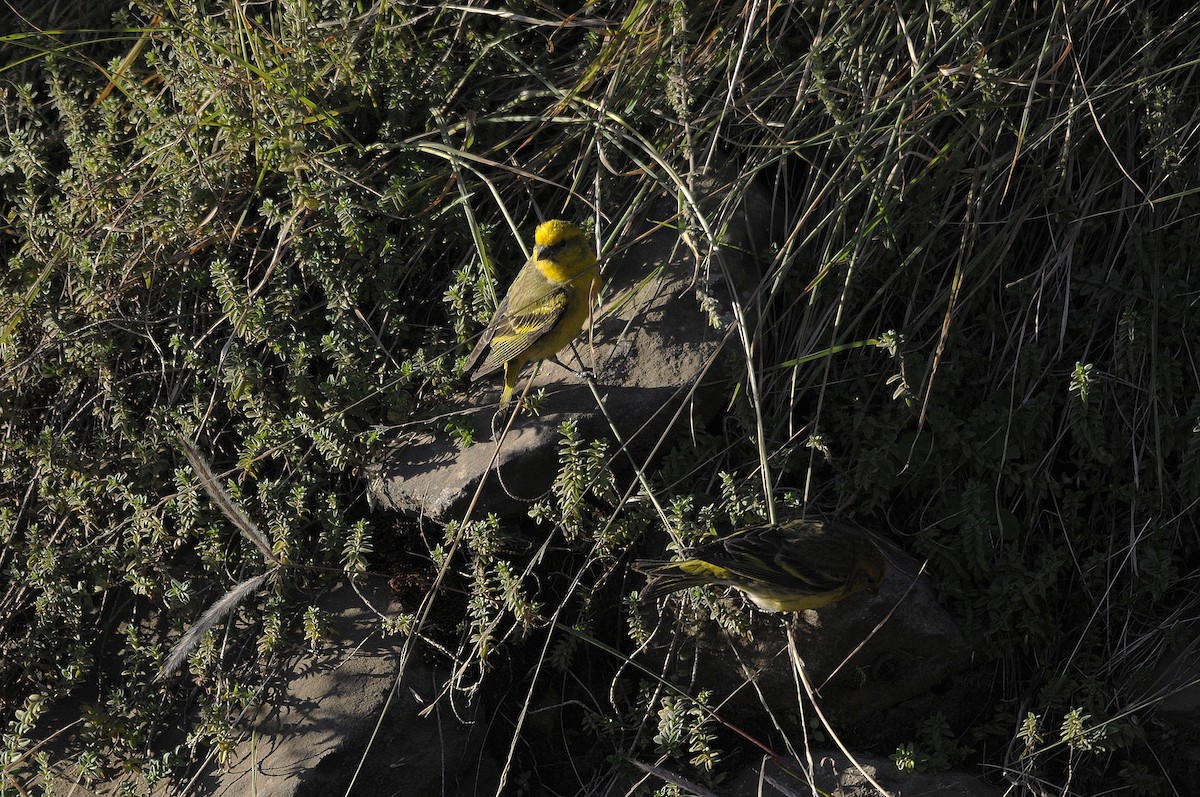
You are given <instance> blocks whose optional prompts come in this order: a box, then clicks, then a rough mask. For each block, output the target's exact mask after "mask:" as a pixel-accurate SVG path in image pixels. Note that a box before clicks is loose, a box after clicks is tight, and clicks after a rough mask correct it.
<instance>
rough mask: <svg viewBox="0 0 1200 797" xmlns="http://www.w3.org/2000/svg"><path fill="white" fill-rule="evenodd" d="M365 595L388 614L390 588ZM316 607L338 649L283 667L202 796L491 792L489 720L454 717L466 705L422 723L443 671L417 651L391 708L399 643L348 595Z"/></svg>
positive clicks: (375, 585)
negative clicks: (485, 742) (485, 740)
mask: <svg viewBox="0 0 1200 797" xmlns="http://www.w3.org/2000/svg"><path fill="white" fill-rule="evenodd" d="M361 591H362V592H363V594H364V595H366V596H367V597H368V598H369V599H370V600H371V602H372V604H374V605H375V606H376V607H378V608H379V609H380V610H381V611H386V607H387V605H388V598H389V595H388V594H387V585H386V582H384V581H382V580H377V581H373V582H371V583H370V584H369V586H368V587H367V588H363V589H362V590H361ZM321 605H322V608H323V609H325V610H326V611H327V612H329V613H330V614H331V616H332V618H333V625H334V628H333V632H332V639H333V640H334V644H333V645H331V646H328V647H324V648H322V649H320V650H318V651H317V652H315V653H312V654H308V655H305V656H301V657H299V658H297V659H296V660H295V661H294V662H292V663H291V665H290V666H288V667H286V668H282V670H281V671H283V672H286V673H288V676H287V679H286V681H285V682H284V683H283V684H282V685H280V687H279V688H278V689H277V690H274V691H273V692H272V693H271V694H270V695H269V697H268V699H267V701H266V702H265V704H264V705H263V706H262V707H261V708H260V709H259V710H258V712H257V714H256V716H255V717H254V718H253V719H252V720H251V721H250V722H249V723H248V731H250V732H249V733H248V734H247V738H246V739H244V740H243V741H242V742H241V744H240V745H239V746H238V748H237V750H236V751H235V752H234V754H233V755H232V756H230V759H229V762H228V763H227V767H226V770H225V771H224V772H220V773H214V774H210V775H209V776H208V777H207V778H206V781H207V782H204V781H202V782H201V783H200V784H199V787H200V789H199V790H200V793H204V794H211V795H215V796H216V797H235V795H236V796H237V797H241V795H245V794H256V795H259V796H260V797H317V796H318V795H321V796H322V797H323V796H324V795H328V794H343V793H345V791H346V789H347V787H348V786H349V785H350V782H351V780H352V779H355V778H356V779H355V780H354V784H355V785H354V793H355V794H360V793H361V794H438V795H456V794H463V795H466V794H474V793H476V790H478V789H483V790H487V789H489V788H490V789H494V788H495V784H496V783H498V773H499V769H498V768H497V766H496V764H495V762H494V761H493V760H492V758H491V757H490V755H489V754H488V753H487V752H485V751H484V749H483V747H482V741H481V740H482V737H483V735H484V730H485V727H486V723H482V724H479V725H473V724H471V722H470V720H471V719H472V718H471V717H469V716H468V717H466V718H465V719H466V720H467V721H464V720H463V719H460V717H461V715H462V711H463V707H462V706H461V705H459V706H457V708H458V709H459V714H458V716H456V712H454V711H452V710H450V707H449V705H448V704H447V703H446V702H445V701H443V702H442V703H440V704H439V705H438V707H437V708H436V709H435V711H434V713H433V714H432V716H430V717H422V716H419V712H420V711H421V710H422V709H424V708H425V707H426V706H427V705H428V704H429V702H430V701H432V700H433V698H435V697H436V696H437V695H438V694H439V693H440V691H441V687H442V684H443V683H444V681H445V677H446V675H445V673H441V672H437V671H435V670H433V669H431V668H430V667H429V666H427V665H426V664H424V663H423V662H422V661H421V656H420V653H419V652H416V653H414V654H413V656H412V657H411V658H410V660H409V664H408V668H407V671H406V673H405V676H404V679H403V681H402V682H401V683H400V684H399V686H398V687H397V691H396V694H395V696H394V697H393V698H392V700H391V704H390V705H387V703H388V698H389V695H390V694H391V692H392V688H393V685H394V684H395V683H396V676H397V671H398V663H399V650H400V647H401V645H402V644H403V639H402V638H400V637H393V638H387V639H385V638H382V637H381V635H380V631H379V622H378V620H379V618H378V617H377V616H376V615H375V614H374V613H373V612H372V611H370V610H369V609H367V608H366V607H365V606H364V605H363V602H362V600H361V599H360V598H359V597H358V596H357V595H356V594H355V593H354V592H353V591H352V590H350V589H348V588H339V589H337V590H335V591H334V592H332V593H330V594H329V595H328V596H326V598H325V599H323V600H322V601H321ZM468 713H469V712H468ZM381 715H382V716H383V722H382V723H381V724H380V727H379V733H378V735H377V736H376V737H375V738H374V739H372V734H373V733H374V731H375V728H376V723H377V722H378V721H379V719H380V716H381ZM364 752H365V753H366V758H365V760H364V759H363V754H364ZM360 763H361V765H362V766H361V770H360V769H359V766H360ZM356 770H358V774H357V777H356V776H355V772H356ZM489 784H490V786H489Z"/></svg>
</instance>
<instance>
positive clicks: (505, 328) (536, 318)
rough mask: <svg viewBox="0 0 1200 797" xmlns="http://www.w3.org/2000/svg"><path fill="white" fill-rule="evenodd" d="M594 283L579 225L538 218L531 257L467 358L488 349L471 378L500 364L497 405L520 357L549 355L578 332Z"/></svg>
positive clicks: (593, 265)
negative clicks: (500, 387)
mask: <svg viewBox="0 0 1200 797" xmlns="http://www.w3.org/2000/svg"><path fill="white" fill-rule="evenodd" d="M599 287H600V269H599V268H598V267H597V262H596V253H595V251H594V250H593V249H592V246H591V245H590V244H589V243H588V240H587V238H586V237H585V236H584V234H583V230H581V229H579V227H577V226H575V225H574V224H572V223H571V222H569V221H560V220H557V219H556V220H553V221H547V222H543V223H542V224H539V225H538V228H537V231H536V232H535V233H534V246H533V257H532V258H531V259H530V260H529V262H528V263H526V264H525V266H524V267H523V268H522V269H521V271H520V273H518V274H517V278H516V279H514V280H513V283H512V285H511V286H510V287H509V289H508V294H507V295H505V297H504V299H503V300H502V301H501V302H500V305H499V306H498V307H497V308H496V315H495V316H494V317H493V318H492V321H491V323H490V324H488V327H487V329H486V330H484V332H483V335H482V336H481V337H480V338H479V343H478V344H476V346H475V349H474V350H473V351H472V352H471V356H470V357H468V358H467V368H466V370H468V371H470V370H471V369H473V368H474V367H475V364H476V363H478V362H479V359H480V357H482V356H483V353H484V351H487V357H486V358H485V359H484V360H483V363H482V364H481V365H480V366H479V369H478V370H477V371H475V374H474V376H472V379H478V378H479V377H481V376H486V375H487V374H490V373H492V372H493V371H496V370H498V369H499V368H501V367H503V368H504V390H503V392H501V393H500V406H501V407H503V406H505V405H507V404H508V402H509V401H510V400H511V399H512V394H513V391H514V390H515V389H516V386H517V377H518V376H519V375H520V373H521V368H522V367H523V366H524V365H525V363H528V362H533V361H535V360H544V359H545V358H547V357H552V356H553V355H554V354H556V353H557V352H558V351H559V350H560V349H562V348H563V347H564V346H566V345H567V344H568V343H570V342H571V341H572V340H574V338H575V336H576V335H577V334H579V330H580V329H582V328H583V322H584V321H585V320H586V319H587V317H588V310H589V309H590V308H591V302H592V297H593V296H594V295H595V293H596V291H597V290H598V289H599Z"/></svg>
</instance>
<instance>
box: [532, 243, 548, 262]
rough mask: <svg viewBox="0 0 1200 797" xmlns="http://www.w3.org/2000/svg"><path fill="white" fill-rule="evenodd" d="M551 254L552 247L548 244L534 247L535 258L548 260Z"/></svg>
mask: <svg viewBox="0 0 1200 797" xmlns="http://www.w3.org/2000/svg"><path fill="white" fill-rule="evenodd" d="M549 255H550V247H548V246H535V247H533V258H534V260H546V259H547V258H548V257H549Z"/></svg>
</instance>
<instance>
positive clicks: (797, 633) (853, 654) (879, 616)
mask: <svg viewBox="0 0 1200 797" xmlns="http://www.w3.org/2000/svg"><path fill="white" fill-rule="evenodd" d="M885 555H886V557H887V559H888V573H887V576H886V578H885V579H884V582H883V584H881V585H880V588H879V591H878V593H877V594H874V595H871V594H870V593H858V594H856V595H852V596H850V597H849V598H846V599H845V600H843V601H840V602H838V603H835V604H832V605H830V606H827V607H825V608H822V609H819V610H809V611H805V612H799V613H796V614H794V615H779V614H765V613H762V612H755V614H754V619H753V626H752V636H751V638H749V639H741V638H735V637H731V636H730V635H729V634H728V633H727V632H725V631H723V630H722V629H721V628H720V627H718V626H717V624H716V623H715V622H706V623H703V624H701V625H700V626H699V627H697V628H695V629H693V633H694V634H695V636H694V637H692V638H691V639H690V640H688V641H687V642H683V641H681V640H680V639H678V638H673V639H671V640H669V641H668V642H667V643H665V644H664V645H663V646H662V652H663V654H664V655H673V656H676V657H678V659H679V660H678V662H677V664H676V670H677V671H679V672H687V673H689V674H692V673H694V676H692V677H694V679H695V681H696V682H697V683H700V684H703V685H704V687H705V688H708V689H713V690H714V701H715V702H717V703H723V704H724V706H725V707H724V709H723V714H724V715H727V719H729V720H731V721H733V722H734V723H735V724H738V725H739V726H741V727H745V728H746V729H748V730H750V731H751V733H754V734H760V735H762V736H763V738H768V737H771V736H773V735H774V734H776V733H778V729H777V728H776V727H775V725H774V723H772V721H771V720H770V715H771V714H775V715H777V716H790V715H794V714H795V712H796V711H797V700H798V694H803V692H802V691H799V690H798V687H797V683H796V679H795V677H794V675H793V671H792V656H791V654H790V653H789V645H788V632H789V630H790V632H791V633H792V635H793V638H794V639H795V650H796V654H797V655H798V657H799V659H800V661H802V662H803V666H804V669H805V672H806V673H807V675H808V678H809V680H810V681H811V684H812V686H813V688H814V690H815V692H816V699H817V702H818V705H819V706H820V707H821V708H822V711H823V712H824V713H825V716H826V717H827V719H828V720H829V722H830V724H831V726H832V727H833V730H834V732H835V733H837V734H838V735H839V736H841V735H843V734H845V738H848V739H853V740H854V742H855V743H857V744H866V745H870V744H881V745H887V744H895V743H896V739H897V737H898V736H899V737H900V738H905V737H906V736H907V738H912V737H911V736H910V735H908V734H911V733H912V732H913V730H915V729H914V728H913V724H914V722H916V721H919V720H921V719H925V718H928V717H930V716H932V715H933V714H934V713H935V712H938V711H941V712H943V713H944V714H949V715H951V716H949V717H948V719H949V721H950V722H951V723H952V724H953V722H954V720H955V719H956V718H955V717H954V716H952V715H954V714H955V713H956V712H965V711H969V710H970V707H971V706H973V705H974V703H975V701H974V700H973V699H972V694H974V693H975V691H976V690H975V685H974V684H973V683H972V682H971V681H969V680H967V679H965V678H964V677H963V673H965V672H967V671H968V669H969V665H970V659H971V655H972V651H971V649H970V648H969V647H968V645H967V643H966V641H965V640H964V638H963V636H962V633H961V632H960V631H959V629H958V627H957V626H956V625H955V623H954V622H953V620H952V619H951V618H950V616H949V615H948V614H947V613H946V612H945V610H943V609H942V608H941V607H940V606H939V605H938V604H937V602H936V601H935V600H934V598H933V592H932V588H931V587H930V585H929V583H928V581H927V579H926V578H925V577H924V576H921V577H918V573H919V571H920V564H919V563H918V562H916V561H914V560H913V559H912V558H911V557H908V556H907V555H905V554H903V553H901V552H899V551H896V550H892V549H888V550H886V551H885ZM668 650H669V651H670V653H669V654H667V651H668ZM751 681H753V688H751V687H750V686H749V683H750V682H751ZM806 701H807V698H806ZM764 707H766V708H767V709H768V710H769V711H764ZM806 710H807V711H808V715H809V716H810V717H812V716H813V715H812V711H811V708H808V707H807V702H806ZM906 729H912V730H907V731H906ZM783 731H784V732H786V733H788V735H789V736H791V735H793V734H794V735H797V736H798V735H799V733H800V731H799V728H797V727H796V726H795V725H794V724H789V723H787V722H784V723H783ZM792 741H793V742H794V741H795V739H793V740H792Z"/></svg>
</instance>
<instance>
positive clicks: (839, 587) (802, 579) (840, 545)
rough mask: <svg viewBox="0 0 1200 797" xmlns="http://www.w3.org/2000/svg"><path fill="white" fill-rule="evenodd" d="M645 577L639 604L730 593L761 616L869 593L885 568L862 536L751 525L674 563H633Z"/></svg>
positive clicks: (830, 528) (798, 525)
mask: <svg viewBox="0 0 1200 797" xmlns="http://www.w3.org/2000/svg"><path fill="white" fill-rule="evenodd" d="M633 567H634V569H635V570H637V571H639V572H642V573H645V574H646V575H648V576H650V581H649V583H648V585H647V586H646V589H645V590H644V591H643V593H642V597H643V598H657V597H660V596H662V595H666V594H667V593H669V592H674V591H676V590H680V589H685V588H687V587H697V586H702V585H705V584H715V585H721V586H729V587H734V588H735V589H739V590H741V591H742V592H744V593H745V594H746V596H747V597H748V598H750V600H752V601H753V602H754V603H755V605H757V606H758V607H759V608H760V609H763V610H765V611H768V612H798V611H800V610H802V609H817V608H820V607H822V606H827V605H829V604H831V603H833V602H834V601H839V600H841V599H842V598H845V597H846V596H847V595H853V594H854V593H855V592H858V591H859V590H862V589H877V588H878V587H879V584H880V583H881V582H882V581H883V576H884V573H885V572H886V570H887V565H886V563H885V562H884V559H883V554H882V553H880V552H879V548H877V547H876V546H875V543H873V542H872V541H871V539H870V538H869V537H868V536H867V535H866V534H865V533H864V532H862V531H860V530H858V529H856V528H852V527H849V526H843V525H840V524H831V523H827V522H825V521H821V520H804V519H800V518H796V519H793V520H788V521H785V522H783V523H780V524H778V525H775V526H766V525H764V526H755V527H752V528H748V529H743V530H742V531H739V532H736V533H735V534H732V535H730V536H729V537H725V538H723V539H719V540H715V541H713V542H710V543H707V544H705V545H703V546H701V547H699V548H697V549H696V550H695V551H693V552H692V553H691V556H690V558H688V559H683V560H680V561H669V560H641V561H638V562H635V563H634V565H633Z"/></svg>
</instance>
